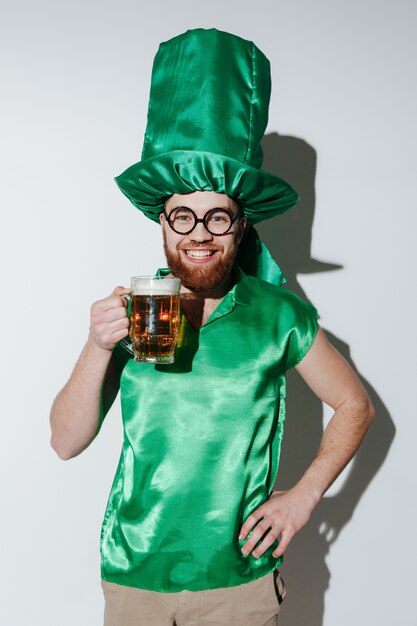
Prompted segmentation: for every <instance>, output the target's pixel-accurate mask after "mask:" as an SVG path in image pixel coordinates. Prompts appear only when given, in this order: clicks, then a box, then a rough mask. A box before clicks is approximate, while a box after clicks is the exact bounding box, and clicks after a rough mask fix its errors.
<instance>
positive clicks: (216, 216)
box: [168, 207, 233, 235]
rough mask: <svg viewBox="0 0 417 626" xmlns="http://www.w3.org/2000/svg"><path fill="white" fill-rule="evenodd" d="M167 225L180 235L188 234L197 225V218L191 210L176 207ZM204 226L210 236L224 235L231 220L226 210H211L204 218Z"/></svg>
mask: <svg viewBox="0 0 417 626" xmlns="http://www.w3.org/2000/svg"><path fill="white" fill-rule="evenodd" d="M168 220H169V224H170V226H171V228H172V229H173V230H175V232H177V233H180V234H181V235H186V234H188V233H190V232H191V231H192V230H193V229H194V227H195V225H196V224H197V217H196V215H195V214H194V212H193V211H191V209H188V208H187V207H178V208H177V209H174V210H173V211H172V212H171V213H170V214H169V218H168ZM203 221H204V226H205V227H206V229H207V230H208V232H209V233H211V234H212V235H224V234H225V233H226V232H227V231H228V230H229V228H230V227H231V225H232V222H233V218H232V216H231V215H230V214H229V212H228V211H226V209H211V210H210V211H208V212H207V213H206V214H205V216H204V218H203Z"/></svg>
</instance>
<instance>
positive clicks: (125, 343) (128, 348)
mask: <svg viewBox="0 0 417 626" xmlns="http://www.w3.org/2000/svg"><path fill="white" fill-rule="evenodd" d="M122 298H125V300H127V307H126V309H127V315H128V316H129V314H130V307H131V302H132V297H131V295H130V294H129V293H126V294H125V295H124V296H122ZM119 346H122V348H124V349H125V350H126V351H127V352H129V354H130V355H131V356H133V345H132V342H131V341H130V337H129V335H128V336H127V337H125V338H124V339H121V340H120V341H119Z"/></svg>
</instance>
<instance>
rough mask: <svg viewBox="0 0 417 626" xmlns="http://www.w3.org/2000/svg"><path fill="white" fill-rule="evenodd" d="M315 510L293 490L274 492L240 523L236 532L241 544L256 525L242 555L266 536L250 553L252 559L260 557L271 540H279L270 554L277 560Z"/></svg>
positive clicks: (246, 553)
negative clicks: (241, 524) (239, 528)
mask: <svg viewBox="0 0 417 626" xmlns="http://www.w3.org/2000/svg"><path fill="white" fill-rule="evenodd" d="M314 508H315V507H314V506H313V505H312V504H311V502H309V499H308V498H306V497H305V495H304V494H302V493H300V492H298V491H297V490H296V489H290V490H288V491H273V492H272V494H271V496H270V497H269V498H268V500H267V501H266V502H265V503H264V504H262V505H261V506H260V507H259V508H257V509H256V510H255V511H253V513H251V515H249V517H248V518H247V520H246V521H245V523H244V524H243V526H242V528H241V530H240V533H239V540H241V541H242V540H243V539H245V537H246V536H247V534H248V533H249V532H250V531H251V530H252V528H254V527H255V525H256V524H257V525H256V527H255V528H254V530H253V532H252V534H251V536H250V538H249V539H248V540H247V542H246V543H245V545H244V546H243V547H242V553H243V554H245V555H248V554H250V553H251V552H252V550H253V549H254V548H255V546H256V544H257V543H258V541H259V540H260V539H261V538H262V537H263V536H264V535H265V533H267V534H266V535H265V537H264V539H263V541H262V543H261V544H260V545H259V546H258V547H257V548H256V550H254V551H253V552H252V556H254V557H255V558H258V557H260V556H262V554H263V553H264V552H265V551H266V550H267V549H268V548H269V547H270V546H271V545H272V544H273V543H274V541H275V540H276V539H278V537H281V538H280V541H279V546H278V547H277V548H276V550H274V552H273V553H272V556H274V557H276V558H278V557H280V556H281V555H282V554H283V553H284V552H285V550H286V549H287V548H288V546H289V544H290V541H291V540H292V538H293V537H294V535H295V533H296V532H298V531H299V530H300V529H301V528H302V527H303V526H305V525H306V524H307V522H308V520H309V519H310V517H311V514H312V512H313V510H314ZM260 520H261V521H260ZM258 522H259V524H258ZM268 529H269V532H267V531H268Z"/></svg>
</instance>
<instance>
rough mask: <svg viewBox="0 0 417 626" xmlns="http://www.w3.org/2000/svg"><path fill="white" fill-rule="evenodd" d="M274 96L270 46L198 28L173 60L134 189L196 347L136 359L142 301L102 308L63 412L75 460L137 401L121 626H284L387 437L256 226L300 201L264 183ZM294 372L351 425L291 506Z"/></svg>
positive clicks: (108, 529) (130, 174)
mask: <svg viewBox="0 0 417 626" xmlns="http://www.w3.org/2000/svg"><path fill="white" fill-rule="evenodd" d="M190 77H191V78H190ZM224 85H226V86H227V88H226V89H225V88H224ZM269 90H270V84H269V64H268V61H267V59H266V58H265V56H264V55H263V54H262V53H261V52H260V51H259V50H258V49H257V48H256V46H254V44H253V43H252V42H248V41H245V40H243V39H240V38H239V37H235V36H233V35H230V34H228V33H221V32H219V31H217V30H215V29H211V30H202V29H197V30H195V31H188V32H187V33H185V34H184V35H180V36H178V37H176V38H174V39H172V40H170V41H168V42H166V43H164V44H161V46H160V49H159V51H158V54H157V56H156V58H155V62H154V67H153V79H152V86H151V100H150V105H149V111H148V125H147V130H146V133H145V142H144V149H143V153H142V160H141V161H140V162H139V163H136V164H135V165H133V166H131V167H130V168H128V169H127V170H126V171H125V172H123V173H122V174H121V175H120V176H118V177H117V179H116V180H117V183H118V185H119V187H120V189H121V190H122V191H123V193H125V195H126V196H127V197H128V198H129V199H130V200H131V202H132V203H133V204H134V205H135V206H136V207H137V208H139V209H140V210H141V211H142V212H143V213H144V214H145V215H146V216H147V217H149V218H150V219H152V220H154V221H155V222H158V223H160V227H161V230H162V237H163V244H164V250H165V255H166V259H167V263H168V267H169V269H168V270H165V271H168V272H169V271H170V272H171V273H172V274H173V275H174V276H176V277H179V278H180V279H181V285H182V287H181V341H180V342H179V343H178V346H177V348H176V352H175V362H174V363H172V364H164V365H150V364H148V363H139V362H136V361H134V360H133V359H132V358H131V355H130V353H129V352H128V351H126V349H125V347H124V345H125V341H124V340H125V338H126V337H127V335H128V326H129V321H128V316H127V312H126V300H125V298H124V297H123V296H125V295H126V294H128V293H129V291H130V290H129V289H127V288H124V287H120V286H119V287H116V288H115V289H114V291H113V293H112V294H111V295H110V296H108V297H107V298H104V299H103V300H100V301H98V302H96V303H94V304H93V305H92V307H91V327H90V332H89V336H88V340H87V343H86V345H85V346H84V349H83V351H82V353H81V355H80V358H79V360H78V362H77V364H76V366H75V368H74V371H73V373H72V375H71V377H70V379H69V381H68V382H67V384H66V385H65V386H64V388H63V389H62V390H61V391H60V393H59V394H58V396H57V398H56V399H55V402H54V404H53V407H52V411H51V427H52V441H51V443H52V446H53V448H54V449H55V450H56V452H57V453H58V454H59V456H60V457H61V458H63V459H69V458H72V457H74V456H76V455H78V454H80V453H81V452H82V451H83V450H84V449H85V448H86V447H87V446H88V445H89V444H90V443H91V442H92V441H93V439H94V438H95V437H96V436H97V434H98V432H99V431H100V428H101V425H102V422H103V419H104V417H105V415H106V413H107V411H108V410H109V408H110V406H111V404H112V403H113V401H114V399H115V397H116V395H117V393H118V391H119V389H120V395H121V404H122V414H123V427H124V441H123V447H122V451H121V455H120V462H119V465H118V468H117V470H116V475H115V478H114V481H113V485H112V488H111V492H110V495H109V500H108V503H107V507H106V512H105V515H104V520H103V525H102V531H101V546H100V547H101V558H102V561H101V578H102V587H103V592H104V597H105V615H104V624H105V626H142V625H143V626H153V625H155V626H156V625H158V626H174V625H176V626H194V625H195V624H199V625H200V626H214V625H220V626H221V625H224V626H273V625H274V624H276V623H277V616H278V613H279V611H280V605H281V602H282V600H283V598H284V596H285V585H284V582H283V579H282V578H281V575H280V573H279V566H280V564H281V562H282V555H283V553H284V552H285V550H286V548H287V547H288V545H289V543H290V541H291V540H292V538H293V536H294V535H295V533H296V532H298V531H299V530H300V529H301V528H302V527H303V526H304V525H305V524H306V523H307V522H308V520H309V519H310V517H311V514H312V513H313V511H314V509H315V508H316V506H317V505H318V503H319V501H320V499H321V498H322V496H323V494H324V493H325V492H326V490H327V489H328V488H329V486H330V485H331V484H332V483H333V482H334V480H335V479H336V477H337V476H338V475H339V473H340V472H341V471H342V469H343V468H344V467H345V466H346V464H347V463H348V462H349V460H350V459H351V458H352V456H353V455H354V454H355V452H356V450H357V449H358V447H359V445H360V442H361V440H362V439H363V437H364V435H365V433H366V431H367V429H368V427H369V425H370V423H371V421H372V417H373V408H372V406H371V403H370V401H369V398H368V396H367V394H366V392H365V390H364V388H363V386H362V385H361V383H360V381H359V380H358V378H357V376H356V375H355V374H354V372H353V371H352V369H351V368H350V367H349V365H348V364H347V363H346V361H345V360H344V359H343V358H342V357H341V355H340V354H339V353H338V352H337V351H336V350H335V349H334V348H333V347H332V346H331V345H330V343H329V342H328V341H327V339H326V337H325V334H324V332H323V331H322V330H321V329H320V327H319V325H318V323H317V311H316V310H315V309H314V307H312V306H311V305H310V304H309V303H308V302H306V301H304V300H302V299H301V298H299V297H298V296H296V295H295V294H294V293H292V292H291V291H289V290H288V289H285V288H283V287H282V284H283V282H285V279H284V278H283V276H282V273H281V271H280V269H279V267H278V266H277V264H276V263H275V261H274V260H273V259H272V258H271V256H270V254H269V252H268V250H267V249H266V248H265V246H264V244H263V243H262V242H261V241H260V239H259V237H258V236H257V233H256V231H255V229H254V228H253V224H255V223H257V222H259V221H261V220H263V219H267V218H269V217H272V216H274V215H278V214H279V213H282V212H283V211H284V210H286V209H288V208H289V207H290V206H292V205H293V204H294V203H295V202H296V201H297V195H296V193H295V192H294V190H293V189H292V188H291V187H290V186H289V185H288V184H287V183H286V182H285V181H283V180H281V179H279V178H277V177H274V176H272V175H271V174H268V173H266V172H263V171H262V170H260V165H261V161H262V150H261V148H260V139H261V138H262V135H263V132H264V130H265V126H266V122H267V108H268V102H269ZM226 113H227V114H226ZM161 271H162V270H161ZM293 367H294V368H295V369H296V370H297V372H298V374H300V376H301V377H302V378H303V379H304V381H305V382H306V384H307V385H308V386H309V387H310V388H311V389H312V390H313V392H314V393H315V394H316V395H317V396H318V397H319V398H320V399H321V400H322V401H323V402H325V403H326V404H328V405H329V406H331V407H332V408H333V409H334V414H333V417H332V419H331V420H330V422H329V424H328V426H327V428H326V430H325V432H324V435H323V438H322V442H321V445H320V449H319V450H318V451H317V454H316V456H315V458H314V459H312V461H311V464H310V465H309V467H307V468H306V471H305V473H304V474H303V476H302V477H301V479H300V480H299V481H298V482H297V484H295V485H294V486H293V487H292V488H291V489H289V490H287V491H276V490H274V486H275V483H276V479H277V473H278V465H279V455H280V449H281V443H282V439H283V429H284V419H285V397H286V386H285V375H286V372H287V371H288V370H289V369H291V368H293ZM278 481H279V478H278Z"/></svg>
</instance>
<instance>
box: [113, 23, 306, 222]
mask: <svg viewBox="0 0 417 626" xmlns="http://www.w3.org/2000/svg"><path fill="white" fill-rule="evenodd" d="M270 93H271V78H270V69H269V61H268V59H267V58H266V57H265V55H264V54H263V53H262V52H261V51H260V50H259V49H258V48H257V47H256V46H255V45H254V44H253V43H252V42H251V41H246V40H245V39H242V38H241V37H237V36H235V35H231V34H229V33H225V32H221V31H218V30H216V29H215V28H212V29H209V30H204V29H202V28H198V29H195V30H189V31H187V32H186V33H184V34H182V35H178V36H177V37H174V38H173V39H170V40H169V41H166V42H164V43H162V44H161V45H160V47H159V50H158V52H157V54H156V56H155V60H154V64H153V69H152V82H151V91H150V99H149V109H148V123H147V128H146V132H145V139H144V145H143V151H142V159H141V161H139V163H135V165H132V166H131V167H129V168H128V169H127V170H126V171H124V172H123V173H122V174H120V176H117V178H116V182H117V184H118V186H119V187H120V189H121V191H122V192H123V193H124V194H125V195H126V196H127V197H128V198H129V200H130V201H131V202H132V203H133V204H134V205H135V206H136V207H137V208H138V209H140V210H141V211H143V212H144V213H145V215H146V216H147V217H149V218H150V219H153V220H155V221H159V214H160V213H161V212H162V211H163V203H164V199H165V198H166V197H167V196H169V195H171V194H172V193H190V192H192V191H196V190H202V191H205V190H211V191H217V192H219V193H226V194H227V195H229V196H231V197H233V198H235V199H236V200H238V202H239V203H240V205H241V206H242V208H243V211H244V213H245V215H246V218H247V220H248V224H255V223H257V222H260V221H262V220H264V219H267V218H270V217H273V216H274V215H277V214H279V213H282V212H284V211H285V210H286V209H288V208H290V207H291V206H292V205H294V204H295V203H296V202H297V200H298V195H297V194H296V192H295V191H294V190H293V189H292V188H291V187H290V185H288V183H286V182H285V181H283V180H282V179H280V178H278V177H277V176H273V175H272V174H269V173H267V172H264V171H262V170H261V169H260V167H261V165H262V157H263V154H262V147H261V145H260V141H261V139H262V137H263V134H264V131H265V128H266V124H267V121H268V105H269V98H270Z"/></svg>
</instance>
